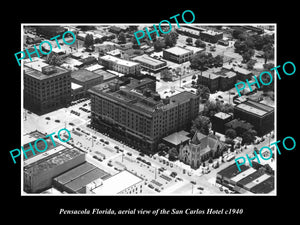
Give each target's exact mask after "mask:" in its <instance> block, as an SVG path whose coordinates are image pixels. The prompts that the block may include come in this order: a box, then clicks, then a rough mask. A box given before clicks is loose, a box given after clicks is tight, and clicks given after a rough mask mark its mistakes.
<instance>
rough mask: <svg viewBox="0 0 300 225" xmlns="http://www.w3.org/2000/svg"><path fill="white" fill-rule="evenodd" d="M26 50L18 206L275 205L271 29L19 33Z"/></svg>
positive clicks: (36, 28) (32, 29)
mask: <svg viewBox="0 0 300 225" xmlns="http://www.w3.org/2000/svg"><path fill="white" fill-rule="evenodd" d="M166 24H167V25H166ZM142 36H144V37H143V38H141V37H142ZM53 37H54V38H53ZM22 40H23V46H24V49H25V51H23V52H21V53H19V54H18V55H17V57H16V58H17V59H18V63H19V62H20V63H21V64H22V67H23V69H22V71H23V108H22V109H23V110H22V111H23V112H22V123H23V128H22V131H23V135H22V138H23V142H22V143H23V145H22V151H23V154H21V155H22V156H19V157H22V159H23V160H22V161H23V166H22V176H23V177H22V178H21V181H23V187H22V194H25V195H26V194H44V195H70V194H71V195H74V194H81V195H82V194H83V195H85V194H87V195H124V194H125V195H240V194H242V195H255V194H258V195H276V148H275V146H274V145H272V143H273V142H275V141H276V135H275V133H276V132H274V131H275V128H276V126H275V120H274V118H275V111H276V110H275V109H276V107H275V105H276V89H275V88H274V87H275V86H274V83H276V82H277V75H274V73H275V71H274V70H272V68H274V67H275V66H276V60H275V50H276V24H219V25H216V24H211V25H210V24H204V25H202V24H191V23H189V24H188V23H182V24H178V25H177V24H176V23H175V24H173V23H172V24H171V23H169V25H168V23H167V22H164V24H159V25H153V24H152V25H151V24H112V25H106V24H99V25H98V24H47V25H45V24H22ZM289 66H290V65H286V67H287V68H288V67H289ZM291 68H292V67H291ZM289 69H290V68H289ZM287 70H288V69H287ZM264 71H270V72H266V73H264ZM264 146H267V147H265V148H262V147H264ZM268 146H271V147H268ZM17 153H18V152H17V151H16V152H12V157H13V155H16V154H17ZM15 158H18V157H14V158H13V160H15Z"/></svg>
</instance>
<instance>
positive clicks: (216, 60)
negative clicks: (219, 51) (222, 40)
mask: <svg viewBox="0 0 300 225" xmlns="http://www.w3.org/2000/svg"><path fill="white" fill-rule="evenodd" d="M214 65H215V66H217V67H220V66H223V57H222V56H221V55H217V56H216V57H215V58H214Z"/></svg>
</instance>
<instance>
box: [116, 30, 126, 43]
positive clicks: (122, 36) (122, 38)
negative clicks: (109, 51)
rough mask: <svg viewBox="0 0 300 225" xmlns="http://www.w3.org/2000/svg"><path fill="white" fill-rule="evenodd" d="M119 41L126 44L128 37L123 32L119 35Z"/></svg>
mask: <svg viewBox="0 0 300 225" xmlns="http://www.w3.org/2000/svg"><path fill="white" fill-rule="evenodd" d="M118 40H119V42H120V43H126V36H125V34H124V32H123V31H121V32H120V33H119V36H118Z"/></svg>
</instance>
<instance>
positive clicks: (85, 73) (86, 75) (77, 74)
mask: <svg viewBox="0 0 300 225" xmlns="http://www.w3.org/2000/svg"><path fill="white" fill-rule="evenodd" d="M71 77H72V78H73V79H75V80H78V81H81V82H86V81H89V80H94V79H97V78H100V77H102V76H101V75H100V74H97V73H94V72H92V71H89V70H86V69H80V70H76V71H73V72H72V73H71Z"/></svg>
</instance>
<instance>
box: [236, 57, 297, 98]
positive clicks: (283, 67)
mask: <svg viewBox="0 0 300 225" xmlns="http://www.w3.org/2000/svg"><path fill="white" fill-rule="evenodd" d="M286 64H291V65H292V66H293V72H291V73H288V72H287V71H286V69H285V66H286ZM279 67H280V65H279V66H276V67H273V68H271V69H270V70H271V71H272V70H275V71H276V74H277V76H278V79H279V80H281V77H280V74H279V72H278V70H277V69H278V68H279ZM282 70H283V72H284V73H285V74H286V75H288V76H291V75H293V74H294V73H295V72H296V66H295V64H294V63H293V62H290V61H287V62H285V63H284V64H283V66H282ZM264 74H268V76H269V77H270V81H269V82H268V83H264V82H263V80H262V78H261V77H262V75H264ZM253 78H254V80H255V82H253V83H249V81H248V79H246V82H247V84H248V87H249V89H250V91H253V90H252V88H251V85H254V84H256V85H257V87H258V88H260V84H259V82H258V80H257V77H256V76H253ZM259 80H260V82H261V84H262V85H265V86H268V85H270V84H271V83H272V82H273V77H272V74H271V73H270V72H268V71H263V72H261V73H260V75H259ZM239 84H243V86H242V87H241V88H238V85H239ZM245 87H246V83H245V82H243V81H241V82H239V83H236V84H235V88H236V90H237V92H238V94H239V96H242V95H241V93H240V91H241V90H243V89H245Z"/></svg>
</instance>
